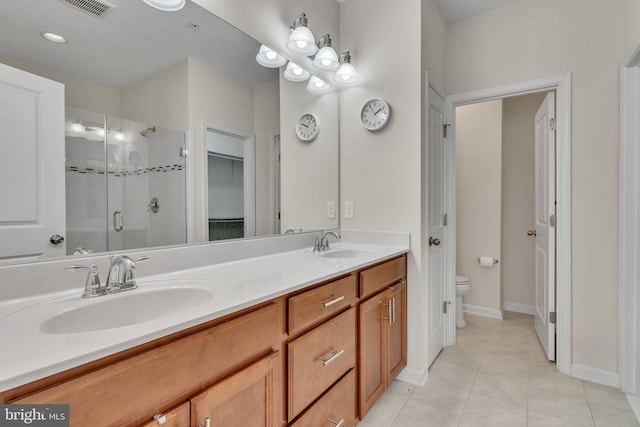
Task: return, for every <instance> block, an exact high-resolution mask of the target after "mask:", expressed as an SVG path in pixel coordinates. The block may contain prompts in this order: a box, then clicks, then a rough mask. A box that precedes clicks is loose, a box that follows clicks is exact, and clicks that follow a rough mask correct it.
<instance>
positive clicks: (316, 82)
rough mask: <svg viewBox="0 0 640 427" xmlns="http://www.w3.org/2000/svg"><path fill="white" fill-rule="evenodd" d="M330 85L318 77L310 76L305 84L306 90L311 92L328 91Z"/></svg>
mask: <svg viewBox="0 0 640 427" xmlns="http://www.w3.org/2000/svg"><path fill="white" fill-rule="evenodd" d="M331 89H333V88H332V87H331V85H330V84H329V83H327V82H325V81H324V80H322V79H321V78H319V77H316V76H311V78H310V79H309V83H308V84H307V90H308V91H309V92H313V93H327V92H330V91H331Z"/></svg>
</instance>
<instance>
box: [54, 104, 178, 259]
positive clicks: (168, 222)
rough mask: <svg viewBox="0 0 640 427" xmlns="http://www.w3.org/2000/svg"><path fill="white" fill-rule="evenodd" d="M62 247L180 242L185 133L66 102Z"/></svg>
mask: <svg viewBox="0 0 640 427" xmlns="http://www.w3.org/2000/svg"><path fill="white" fill-rule="evenodd" d="M65 129H66V131H65V155H66V163H65V171H66V173H65V181H66V221H67V254H68V255H71V254H73V253H82V252H83V251H85V250H86V251H90V252H103V251H113V250H123V249H134V248H144V247H154V246H165V245H176V244H184V243H186V242H187V213H186V176H187V175H186V172H187V171H186V162H185V160H186V159H185V157H184V153H185V149H186V147H185V144H186V141H185V133H184V132H180V131H174V130H169V129H164V128H161V127H159V126H155V125H153V124H151V125H149V124H143V123H137V122H133V121H130V120H124V119H119V118H116V117H111V116H107V115H104V114H99V113H94V112H90V111H85V110H80V109H75V108H67V110H66V126H65Z"/></svg>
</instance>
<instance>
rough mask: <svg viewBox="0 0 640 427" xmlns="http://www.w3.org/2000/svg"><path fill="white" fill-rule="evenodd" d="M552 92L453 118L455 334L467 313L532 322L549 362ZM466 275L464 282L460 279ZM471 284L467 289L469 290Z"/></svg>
mask: <svg viewBox="0 0 640 427" xmlns="http://www.w3.org/2000/svg"><path fill="white" fill-rule="evenodd" d="M554 110H555V92H554V91H550V92H537V93H531V94H524V95H518V96H513V97H508V98H501V99H496V100H491V101H484V102H478V103H473V104H468V105H462V106H459V107H457V108H456V116H455V123H456V128H455V134H456V149H455V164H456V176H455V182H456V184H455V194H456V219H455V223H456V276H457V278H456V283H458V282H460V281H463V282H464V289H463V290H464V293H465V295H464V296H462V298H463V299H464V306H462V305H461V304H460V302H461V300H460V298H459V297H460V296H461V295H459V294H460V293H462V291H461V290H460V286H456V293H457V295H456V296H457V297H458V301H457V306H456V310H457V315H458V318H457V322H456V324H457V325H456V326H457V327H458V328H460V327H464V323H465V322H464V318H463V317H462V316H461V314H462V310H463V309H464V312H466V313H473V314H478V315H481V316H487V317H493V318H498V319H503V317H504V313H505V311H510V312H516V313H524V314H528V315H532V316H534V318H535V330H536V333H537V334H538V337H539V340H540V342H541V343H542V345H543V348H544V349H545V353H546V354H547V357H548V359H549V360H555V327H554V324H553V323H552V322H550V321H549V316H550V315H551V314H550V313H555V310H556V308H555V274H554V271H555V263H556V262H555V254H554V241H555V231H556V229H555V227H554V226H553V225H552V226H549V221H550V220H553V218H554V217H555V165H554V164H553V162H554V158H555V155H554V154H555V143H554V142H555V131H554V129H555V128H554V122H553V121H554V119H555V114H554ZM462 277H464V279H462ZM469 283H470V284H471V285H468V284H469Z"/></svg>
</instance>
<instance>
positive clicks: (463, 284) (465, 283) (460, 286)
mask: <svg viewBox="0 0 640 427" xmlns="http://www.w3.org/2000/svg"><path fill="white" fill-rule="evenodd" d="M470 289H471V285H470V284H469V278H468V277H464V276H458V275H456V328H464V327H465V326H467V322H466V320H464V311H463V310H464V309H463V306H462V297H463V296H465V295H466V294H468V293H469V290H470Z"/></svg>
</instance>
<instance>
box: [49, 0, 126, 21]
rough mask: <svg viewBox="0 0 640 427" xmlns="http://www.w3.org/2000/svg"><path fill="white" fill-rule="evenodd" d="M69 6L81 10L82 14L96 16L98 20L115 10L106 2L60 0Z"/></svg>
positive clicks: (95, 0)
mask: <svg viewBox="0 0 640 427" xmlns="http://www.w3.org/2000/svg"><path fill="white" fill-rule="evenodd" d="M60 1H61V2H63V3H64V4H66V5H67V6H71V7H72V8H74V9H76V10H79V11H80V12H84V13H86V14H88V15H91V16H95V17H96V18H102V17H103V16H104V15H106V14H107V13H109V11H110V10H111V9H113V8H115V6H114V5H112V4H111V3H109V2H106V1H98V0H60Z"/></svg>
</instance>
